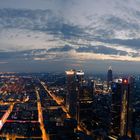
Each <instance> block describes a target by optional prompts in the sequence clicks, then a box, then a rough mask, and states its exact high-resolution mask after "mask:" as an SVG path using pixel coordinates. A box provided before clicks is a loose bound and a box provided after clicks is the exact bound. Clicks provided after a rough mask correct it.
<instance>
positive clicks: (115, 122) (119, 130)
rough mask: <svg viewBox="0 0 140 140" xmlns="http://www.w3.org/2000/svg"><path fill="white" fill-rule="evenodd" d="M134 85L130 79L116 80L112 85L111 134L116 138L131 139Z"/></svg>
mask: <svg viewBox="0 0 140 140" xmlns="http://www.w3.org/2000/svg"><path fill="white" fill-rule="evenodd" d="M132 85H133V83H132V81H131V80H130V79H129V78H123V79H115V80H114V81H113V83H112V105H111V127H110V134H111V135H112V136H114V137H116V138H119V137H122V136H129V137H131V129H132V127H131V123H130V122H132V120H131V119H132V118H131V111H132V106H131V98H130V97H131V96H132V95H131V94H132V92H131V91H132Z"/></svg>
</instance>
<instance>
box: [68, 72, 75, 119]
mask: <svg viewBox="0 0 140 140" xmlns="http://www.w3.org/2000/svg"><path fill="white" fill-rule="evenodd" d="M66 77H67V80H66V81H67V95H66V106H67V108H68V111H69V113H70V114H71V116H72V117H73V118H76V112H77V91H76V71H75V70H69V71H66Z"/></svg>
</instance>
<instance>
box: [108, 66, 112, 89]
mask: <svg viewBox="0 0 140 140" xmlns="http://www.w3.org/2000/svg"><path fill="white" fill-rule="evenodd" d="M112 80H113V74H112V68H111V66H110V67H109V69H108V72H107V85H108V88H109V87H110V85H111V82H112Z"/></svg>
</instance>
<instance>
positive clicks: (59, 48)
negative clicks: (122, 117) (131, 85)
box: [0, 0, 140, 73]
mask: <svg viewBox="0 0 140 140" xmlns="http://www.w3.org/2000/svg"><path fill="white" fill-rule="evenodd" d="M108 3H109V4H108ZM139 6H140V2H139V1H138V0H134V1H131V0H127V1H121V0H119V1H118V0H114V1H111V0H99V1H97V0H87V1H84V0H82V1H81V0H77V1H75V0H72V1H68V0H65V1H64V0H57V1H56V0H52V1H50V0H28V1H27V0H24V1H19V0H11V1H9V0H5V1H3V0H0V64H1V67H0V71H13V72H45V71H47V72H48V71H61V72H62V71H63V70H66V69H71V68H77V69H83V70H84V71H88V72H105V71H106V69H107V68H108V67H109V66H110V65H111V66H112V67H113V69H114V70H115V71H118V72H128V73H131V72H132V73H135V72H136V73H139V68H140V54H139V45H140V35H139V32H140V26H139V22H140V10H139Z"/></svg>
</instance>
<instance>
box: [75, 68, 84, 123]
mask: <svg viewBox="0 0 140 140" xmlns="http://www.w3.org/2000/svg"><path fill="white" fill-rule="evenodd" d="M76 82H77V112H76V119H77V122H78V124H79V122H80V101H81V98H82V97H83V83H84V72H83V71H82V70H79V71H77V72H76Z"/></svg>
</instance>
